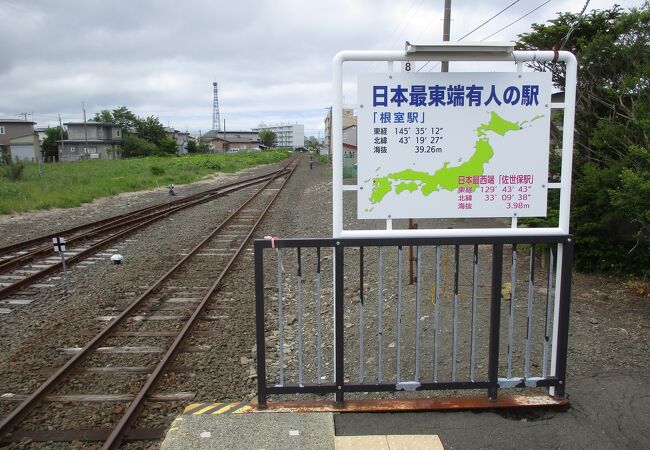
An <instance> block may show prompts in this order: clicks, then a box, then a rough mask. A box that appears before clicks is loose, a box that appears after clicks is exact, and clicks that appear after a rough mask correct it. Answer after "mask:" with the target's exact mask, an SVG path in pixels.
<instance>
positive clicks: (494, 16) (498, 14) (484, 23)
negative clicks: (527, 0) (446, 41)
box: [458, 0, 519, 42]
mask: <svg viewBox="0 0 650 450" xmlns="http://www.w3.org/2000/svg"><path fill="white" fill-rule="evenodd" d="M517 3H519V0H515V1H514V2H512V3H510V4H509V5H508V6H506V7H505V8H503V9H502V10H501V11H499V12H498V13H496V14H495V15H493V16H492V17H490V18H489V19H488V20H486V21H485V22H483V23H482V24H480V25H479V26H478V27H476V28H474V29H473V30H472V31H470V32H469V33H467V34H466V35H465V36H463V37H462V38H460V39H458V41H459V42H460V41H462V40H463V39H465V38H466V37H467V36H469V35H470V34H472V33H474V32H475V31H476V30H478V29H479V28H482V27H483V26H485V25H487V24H488V23H490V22H491V21H492V19H496V18H497V17H499V16H500V15H501V14H502V13H504V12H505V11H507V10H508V9H510V8H511V7H512V6H514V5H516V4H517Z"/></svg>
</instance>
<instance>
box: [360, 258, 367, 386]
mask: <svg viewBox="0 0 650 450" xmlns="http://www.w3.org/2000/svg"><path fill="white" fill-rule="evenodd" d="M365 309H366V307H365V305H364V304H363V247H359V383H360V384H363V379H364V371H365V361H364V359H365V355H364V339H363V338H364V336H363V331H364V327H365V323H364V319H365V318H364V314H365Z"/></svg>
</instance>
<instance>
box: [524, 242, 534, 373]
mask: <svg viewBox="0 0 650 450" xmlns="http://www.w3.org/2000/svg"><path fill="white" fill-rule="evenodd" d="M535 256H536V255H535V244H533V245H531V246H530V273H529V274H528V322H527V324H526V356H525V362H524V378H528V377H530V349H531V346H532V341H533V336H532V334H533V313H534V311H533V294H534V292H535Z"/></svg>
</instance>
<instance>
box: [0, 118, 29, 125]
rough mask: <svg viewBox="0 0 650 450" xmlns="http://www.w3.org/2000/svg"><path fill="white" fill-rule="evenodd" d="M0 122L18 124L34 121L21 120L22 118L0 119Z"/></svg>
mask: <svg viewBox="0 0 650 450" xmlns="http://www.w3.org/2000/svg"><path fill="white" fill-rule="evenodd" d="M0 123H18V124H21V123H22V124H26V125H28V124H30V123H32V124H33V123H36V122H32V121H31V120H23V119H0Z"/></svg>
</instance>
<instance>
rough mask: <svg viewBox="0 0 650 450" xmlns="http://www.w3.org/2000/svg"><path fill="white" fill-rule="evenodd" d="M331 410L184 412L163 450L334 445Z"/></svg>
mask: <svg viewBox="0 0 650 450" xmlns="http://www.w3.org/2000/svg"><path fill="white" fill-rule="evenodd" d="M332 416H333V415H332V414H331V413H303V414H300V413H297V414H274V413H259V414H225V413H223V414H198V415H193V414H184V415H182V416H179V417H178V418H176V419H175V420H174V422H173V424H172V426H171V428H170V429H169V431H168V432H167V436H166V437H165V440H164V441H163V443H162V445H161V447H160V448H161V449H162V450H185V449H188V448H192V449H233V450H236V449H265V450H290V449H295V450H302V449H310V450H311V449H314V450H319V449H323V450H324V449H328V450H331V449H332V448H334V419H333V417H332Z"/></svg>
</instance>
